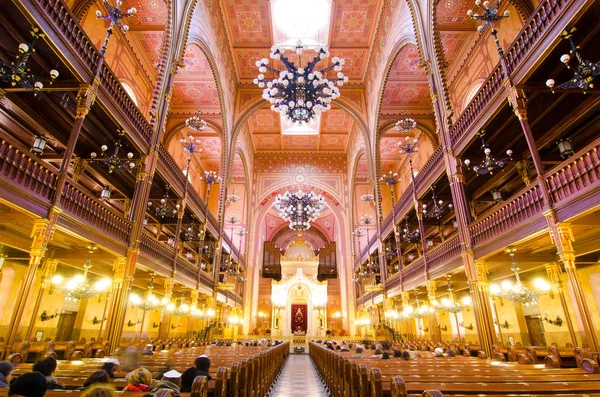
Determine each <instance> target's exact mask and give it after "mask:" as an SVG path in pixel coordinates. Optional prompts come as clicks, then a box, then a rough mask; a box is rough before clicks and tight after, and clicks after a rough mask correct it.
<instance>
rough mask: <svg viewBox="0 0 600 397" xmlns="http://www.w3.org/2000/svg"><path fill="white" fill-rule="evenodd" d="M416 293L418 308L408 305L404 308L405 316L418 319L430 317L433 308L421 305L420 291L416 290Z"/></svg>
mask: <svg viewBox="0 0 600 397" xmlns="http://www.w3.org/2000/svg"><path fill="white" fill-rule="evenodd" d="M415 294H416V303H417V308H416V309H415V308H413V307H412V306H406V307H405V308H404V312H403V314H404V317H412V318H416V319H420V318H424V317H428V316H429V315H430V313H432V312H433V308H429V306H427V305H423V306H421V301H420V300H419V291H415Z"/></svg>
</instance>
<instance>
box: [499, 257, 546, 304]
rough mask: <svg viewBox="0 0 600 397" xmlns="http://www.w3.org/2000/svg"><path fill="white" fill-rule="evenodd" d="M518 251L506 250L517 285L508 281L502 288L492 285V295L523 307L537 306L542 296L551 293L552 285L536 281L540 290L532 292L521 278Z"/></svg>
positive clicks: (540, 280) (503, 283)
mask: <svg viewBox="0 0 600 397" xmlns="http://www.w3.org/2000/svg"><path fill="white" fill-rule="evenodd" d="M516 251H517V249H516V248H514V247H509V248H507V249H506V251H505V252H506V253H507V254H508V255H510V259H511V262H512V268H511V270H512V271H513V273H514V275H515V283H512V282H510V281H508V280H505V281H504V282H502V284H501V285H500V286H498V285H497V284H492V285H490V293H491V294H492V295H494V296H497V297H500V298H503V299H506V300H509V301H511V302H515V303H520V304H522V305H523V306H533V305H537V303H538V298H539V297H540V296H542V295H546V294H547V293H548V291H550V284H548V282H546V281H545V280H542V279H539V280H536V282H535V285H536V287H537V288H538V290H537V291H532V290H530V289H529V288H527V287H526V286H525V285H524V284H523V282H522V281H521V277H520V276H519V267H518V265H517V262H516V261H515V252H516Z"/></svg>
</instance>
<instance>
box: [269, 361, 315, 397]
mask: <svg viewBox="0 0 600 397" xmlns="http://www.w3.org/2000/svg"><path fill="white" fill-rule="evenodd" d="M288 396H302V397H309V396H310V397H326V396H327V392H326V391H325V388H324V387H323V385H322V384H321V380H320V379H319V375H318V374H317V370H316V369H315V366H314V365H313V363H312V361H311V359H310V357H309V356H308V354H300V355H295V354H292V355H291V356H290V357H289V358H288V360H287V361H286V363H285V366H284V367H283V371H282V372H281V376H280V377H279V380H278V381H277V383H275V387H274V388H273V392H272V393H271V397H288Z"/></svg>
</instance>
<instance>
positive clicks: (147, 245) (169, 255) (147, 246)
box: [140, 232, 175, 267]
mask: <svg viewBox="0 0 600 397" xmlns="http://www.w3.org/2000/svg"><path fill="white" fill-rule="evenodd" d="M140 252H141V254H142V255H144V256H146V257H148V258H149V259H152V260H153V261H156V262H158V263H160V264H161V265H163V266H166V267H171V266H172V265H173V258H174V257H175V251H174V250H173V248H171V247H169V246H168V245H167V244H165V243H163V242H160V241H158V240H157V239H156V238H154V237H152V236H151V235H149V234H147V233H145V232H144V233H142V236H141V238H140Z"/></svg>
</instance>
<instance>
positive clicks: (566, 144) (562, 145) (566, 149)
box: [556, 138, 575, 159]
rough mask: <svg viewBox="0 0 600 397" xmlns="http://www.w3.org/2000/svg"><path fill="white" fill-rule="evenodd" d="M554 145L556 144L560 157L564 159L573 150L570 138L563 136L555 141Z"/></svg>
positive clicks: (569, 155) (571, 153) (570, 154)
mask: <svg viewBox="0 0 600 397" xmlns="http://www.w3.org/2000/svg"><path fill="white" fill-rule="evenodd" d="M556 146H558V150H559V152H560V157H562V158H563V159H566V158H568V157H571V156H572V155H573V154H574V153H575V152H574V151H573V144H572V143H571V139H569V138H564V139H561V140H559V141H558V142H556Z"/></svg>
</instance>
